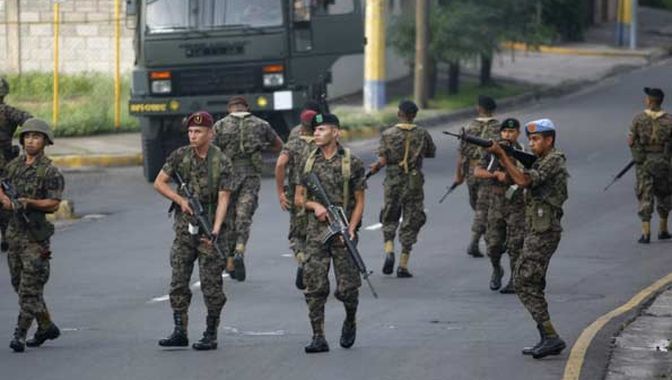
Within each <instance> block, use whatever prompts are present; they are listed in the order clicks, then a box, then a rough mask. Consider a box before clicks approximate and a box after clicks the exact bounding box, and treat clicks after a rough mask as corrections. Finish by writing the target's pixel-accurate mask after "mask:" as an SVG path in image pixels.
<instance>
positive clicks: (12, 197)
mask: <svg viewBox="0 0 672 380" xmlns="http://www.w3.org/2000/svg"><path fill="white" fill-rule="evenodd" d="M0 185H1V186H2V191H3V192H4V193H5V195H6V196H7V198H9V201H10V202H11V203H12V209H13V210H14V214H15V215H16V216H17V217H18V218H19V221H20V222H21V223H23V224H24V225H25V226H28V225H30V218H29V217H28V214H27V213H26V209H25V208H24V207H23V204H21V202H19V195H18V194H17V193H16V190H15V189H14V186H12V184H11V183H9V181H8V180H6V179H3V180H2V182H0Z"/></svg>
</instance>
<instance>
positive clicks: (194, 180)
mask: <svg viewBox="0 0 672 380" xmlns="http://www.w3.org/2000/svg"><path fill="white" fill-rule="evenodd" d="M213 123H214V121H213V119H212V116H210V114H208V113H207V112H196V113H194V114H192V115H190V116H189V119H188V120H187V126H188V131H189V144H190V145H188V146H183V147H181V148H178V149H176V150H175V151H174V152H173V153H171V154H170V156H169V157H168V159H166V163H165V164H164V166H163V168H162V169H161V171H160V172H159V175H158V176H157V177H156V180H155V181H154V188H155V189H156V190H157V191H158V192H159V193H160V194H161V195H163V196H164V197H166V198H168V199H169V200H171V201H173V203H174V205H175V207H174V208H171V209H173V210H174V212H175V223H174V229H175V240H174V241H173V246H172V248H171V251H170V266H171V268H172V276H171V281H170V306H171V308H172V309H173V317H174V321H175V329H174V331H173V333H172V334H171V335H170V336H169V337H168V338H166V339H161V340H160V341H159V345H160V346H162V347H185V346H188V345H189V340H188V338H187V320H188V316H187V311H188V309H189V304H190V302H191V290H190V289H189V280H190V278H191V273H192V272H193V270H194V262H195V261H196V260H198V271H199V275H200V279H201V290H202V291H203V299H204V301H205V306H206V308H207V310H208V315H207V317H206V330H205V332H204V333H203V338H202V339H201V340H200V341H198V342H197V343H195V344H194V345H193V346H192V347H193V348H194V349H195V350H214V349H216V348H217V328H218V327H219V318H220V314H221V311H222V308H223V307H224V304H225V303H226V296H225V294H224V291H223V288H222V272H223V271H224V266H225V263H226V262H225V259H224V257H221V256H220V255H219V254H218V253H217V252H216V250H215V249H214V248H213V246H212V244H220V242H219V240H221V239H215V240H216V241H214V242H213V241H209V240H207V239H206V238H204V237H202V236H203V233H204V232H203V231H199V227H198V223H197V222H196V221H194V220H193V217H192V216H191V215H193V213H194V210H192V209H191V207H190V206H189V202H188V199H186V198H185V194H184V192H183V190H182V189H181V188H180V189H178V191H177V192H176V191H174V190H173V189H172V188H171V187H170V182H171V181H172V178H173V177H174V176H175V173H179V174H180V176H181V177H182V179H183V180H184V181H185V182H186V184H187V187H188V188H189V190H190V191H191V192H192V193H193V194H194V196H195V197H197V198H198V199H199V200H200V202H201V203H202V205H203V208H204V210H205V211H206V213H207V216H206V217H207V218H208V220H209V221H210V223H211V226H212V228H213V230H212V234H213V235H214V236H215V237H218V236H220V235H222V234H221V233H220V231H221V230H222V228H223V224H224V219H225V217H226V211H227V208H228V205H229V199H230V195H231V189H232V179H233V168H232V164H231V161H230V160H229V158H228V157H226V156H225V155H224V154H222V152H221V151H220V150H219V148H217V147H216V146H214V145H212V144H211V143H210V142H211V141H212V138H213V133H212V125H213ZM225 240H226V239H224V241H225ZM221 245H224V244H220V246H221Z"/></svg>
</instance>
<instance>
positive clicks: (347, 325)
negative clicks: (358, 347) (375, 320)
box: [340, 319, 357, 348]
mask: <svg viewBox="0 0 672 380" xmlns="http://www.w3.org/2000/svg"><path fill="white" fill-rule="evenodd" d="M355 338H357V323H355V322H354V321H349V320H347V319H346V320H345V321H344V322H343V328H342V329H341V341H340V343H341V347H343V348H350V347H352V345H353V344H355Z"/></svg>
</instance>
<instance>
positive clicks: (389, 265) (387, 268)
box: [383, 252, 394, 274]
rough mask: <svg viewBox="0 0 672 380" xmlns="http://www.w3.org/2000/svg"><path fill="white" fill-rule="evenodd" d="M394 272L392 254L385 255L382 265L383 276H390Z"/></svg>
mask: <svg viewBox="0 0 672 380" xmlns="http://www.w3.org/2000/svg"><path fill="white" fill-rule="evenodd" d="M392 272H394V252H390V253H385V264H383V274H392Z"/></svg>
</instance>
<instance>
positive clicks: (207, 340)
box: [191, 315, 219, 351]
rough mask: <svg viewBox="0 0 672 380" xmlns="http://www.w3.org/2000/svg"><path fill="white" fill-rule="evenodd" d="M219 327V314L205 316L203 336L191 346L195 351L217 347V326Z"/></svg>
mask: <svg viewBox="0 0 672 380" xmlns="http://www.w3.org/2000/svg"><path fill="white" fill-rule="evenodd" d="M218 327H219V316H214V315H208V316H207V317H206V328H205V332H204V333H203V338H201V340H199V341H198V342H196V343H194V344H193V345H192V346H191V347H192V348H193V349H194V350H196V351H207V350H216V349H217V328H218Z"/></svg>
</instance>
